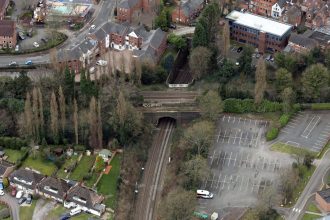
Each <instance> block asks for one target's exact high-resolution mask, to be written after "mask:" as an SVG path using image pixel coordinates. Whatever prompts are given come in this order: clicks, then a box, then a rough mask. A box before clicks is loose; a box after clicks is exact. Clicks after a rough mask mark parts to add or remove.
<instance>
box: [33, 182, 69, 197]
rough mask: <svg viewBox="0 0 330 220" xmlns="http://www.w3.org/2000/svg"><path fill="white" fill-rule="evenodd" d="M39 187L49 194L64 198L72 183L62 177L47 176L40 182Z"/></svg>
mask: <svg viewBox="0 0 330 220" xmlns="http://www.w3.org/2000/svg"><path fill="white" fill-rule="evenodd" d="M38 189H39V191H41V192H44V193H47V194H48V195H51V196H54V197H56V198H59V199H64V196H65V194H66V192H67V191H68V190H69V189H70V185H69V184H68V183H67V182H66V181H64V180H62V179H57V178H54V177H46V178H44V179H43V180H42V181H41V182H40V184H39V186H38Z"/></svg>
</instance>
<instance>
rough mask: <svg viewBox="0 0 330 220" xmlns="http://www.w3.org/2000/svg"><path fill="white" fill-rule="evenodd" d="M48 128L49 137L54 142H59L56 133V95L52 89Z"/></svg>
mask: <svg viewBox="0 0 330 220" xmlns="http://www.w3.org/2000/svg"><path fill="white" fill-rule="evenodd" d="M50 130H51V135H52V136H51V138H52V139H53V141H54V143H55V144H58V143H59V134H58V106H57V101H56V96H55V93H54V91H52V94H51V98H50Z"/></svg>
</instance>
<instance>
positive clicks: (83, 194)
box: [66, 185, 104, 210]
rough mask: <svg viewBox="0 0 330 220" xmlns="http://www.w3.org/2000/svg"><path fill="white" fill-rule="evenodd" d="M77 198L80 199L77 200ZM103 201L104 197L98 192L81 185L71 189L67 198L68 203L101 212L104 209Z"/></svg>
mask: <svg viewBox="0 0 330 220" xmlns="http://www.w3.org/2000/svg"><path fill="white" fill-rule="evenodd" d="M77 198H79V199H78V200H77ZM103 199H104V197H103V196H100V195H98V194H97V193H96V192H94V191H92V190H90V189H88V188H86V187H83V186H80V185H75V186H74V187H72V188H71V189H69V191H68V193H67V198H66V200H67V201H70V202H74V203H76V204H78V205H81V206H84V207H87V208H89V209H94V210H100V208H102V201H103ZM79 200H80V201H79ZM83 201H85V202H83Z"/></svg>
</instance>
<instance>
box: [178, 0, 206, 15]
mask: <svg viewBox="0 0 330 220" xmlns="http://www.w3.org/2000/svg"><path fill="white" fill-rule="evenodd" d="M203 3H204V0H188V1H186V2H184V3H183V4H182V6H181V10H182V11H183V13H184V15H185V16H186V17H189V16H190V15H191V14H192V13H193V12H194V11H195V10H196V9H197V8H199V6H200V5H202V4H203Z"/></svg>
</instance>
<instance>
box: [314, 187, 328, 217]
mask: <svg viewBox="0 0 330 220" xmlns="http://www.w3.org/2000/svg"><path fill="white" fill-rule="evenodd" d="M315 200H316V202H317V203H318V204H319V206H320V207H321V209H322V210H323V211H324V212H330V188H329V189H325V190H321V191H318V192H316V194H315Z"/></svg>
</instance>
